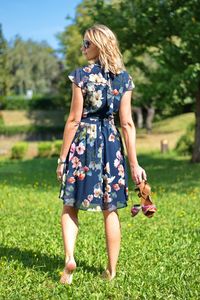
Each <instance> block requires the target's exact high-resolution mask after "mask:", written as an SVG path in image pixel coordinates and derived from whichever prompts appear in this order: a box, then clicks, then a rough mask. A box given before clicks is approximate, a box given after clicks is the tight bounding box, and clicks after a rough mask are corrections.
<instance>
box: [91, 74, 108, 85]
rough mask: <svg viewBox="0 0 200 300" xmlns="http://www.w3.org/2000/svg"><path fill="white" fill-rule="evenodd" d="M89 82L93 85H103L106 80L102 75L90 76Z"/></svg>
mask: <svg viewBox="0 0 200 300" xmlns="http://www.w3.org/2000/svg"><path fill="white" fill-rule="evenodd" d="M89 81H90V82H93V83H95V84H103V85H105V84H106V83H107V80H106V79H105V78H104V77H103V75H102V74H101V73H98V74H90V75H89Z"/></svg>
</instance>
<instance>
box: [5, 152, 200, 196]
mask: <svg viewBox="0 0 200 300" xmlns="http://www.w3.org/2000/svg"><path fill="white" fill-rule="evenodd" d="M56 160H57V158H35V159H32V160H25V161H16V160H15V161H9V160H8V161H2V162H1V163H0V166H1V168H0V177H1V178H2V179H3V181H4V182H5V184H11V185H12V186H13V185H14V186H19V187H26V185H34V184H35V183H37V189H41V190H43V191H44V186H45V184H46V185H48V186H51V187H56V186H57V187H58V189H59V186H60V183H59V182H58V181H57V178H56V168H57V161H56ZM138 160H139V163H140V165H141V166H142V167H143V168H144V169H145V170H146V172H147V175H148V180H149V183H150V184H151V185H152V187H155V188H158V187H159V186H161V187H162V188H165V189H168V190H169V191H181V192H186V191H188V189H192V188H194V187H196V185H197V182H198V181H199V180H200V164H192V163H191V162H190V160H189V159H187V158H184V157H183V158H180V157H177V156H175V155H174V154H173V155H170V154H168V155H161V154H160V153H152V154H142V155H138ZM2 179H1V180H2ZM129 190H130V191H131V190H134V183H133V181H132V180H131V176H130V170H129Z"/></svg>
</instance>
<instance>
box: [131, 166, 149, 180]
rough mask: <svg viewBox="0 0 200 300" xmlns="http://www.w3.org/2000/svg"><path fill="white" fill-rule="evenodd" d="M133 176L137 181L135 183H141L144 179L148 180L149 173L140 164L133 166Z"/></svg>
mask: <svg viewBox="0 0 200 300" xmlns="http://www.w3.org/2000/svg"><path fill="white" fill-rule="evenodd" d="M131 177H132V179H133V181H134V182H135V184H140V183H141V182H142V180H147V175H146V172H145V170H144V169H143V168H142V167H140V166H139V165H136V166H134V167H131Z"/></svg>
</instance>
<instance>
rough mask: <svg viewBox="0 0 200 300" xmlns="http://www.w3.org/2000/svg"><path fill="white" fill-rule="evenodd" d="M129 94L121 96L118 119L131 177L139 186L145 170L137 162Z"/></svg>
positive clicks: (144, 176) (145, 177) (128, 92)
mask: <svg viewBox="0 0 200 300" xmlns="http://www.w3.org/2000/svg"><path fill="white" fill-rule="evenodd" d="M131 94H132V92H131V91H126V92H125V93H124V95H123V96H122V99H121V103H120V109H119V118H120V125H121V128H122V134H123V137H124V141H125V145H126V149H127V155H128V160H129V165H130V170H131V176H132V179H133V181H134V182H135V183H136V184H139V183H140V182H141V181H142V180H143V179H144V180H146V179H147V176H146V172H145V170H144V169H143V168H141V167H140V166H139V164H138V160H137V154H136V130H135V125H134V122H133V119H132V113H131Z"/></svg>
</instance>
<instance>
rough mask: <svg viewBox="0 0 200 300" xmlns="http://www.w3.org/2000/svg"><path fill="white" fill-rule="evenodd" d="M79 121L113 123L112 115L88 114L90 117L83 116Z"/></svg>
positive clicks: (102, 123)
mask: <svg viewBox="0 0 200 300" xmlns="http://www.w3.org/2000/svg"><path fill="white" fill-rule="evenodd" d="M80 122H81V123H91V124H92V123H101V125H104V124H108V123H109V124H114V116H113V115H110V116H106V117H104V116H90V117H85V118H81V121H80Z"/></svg>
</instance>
